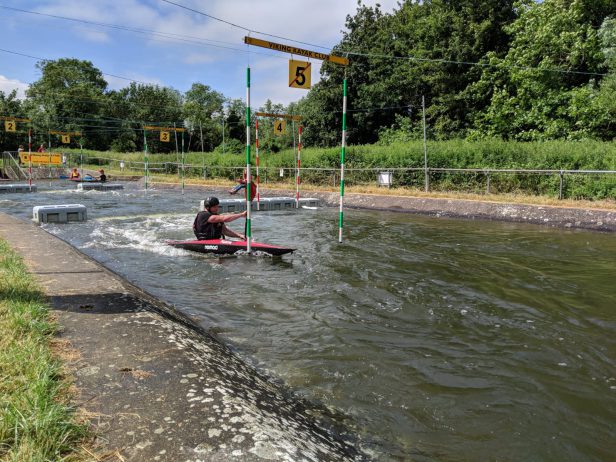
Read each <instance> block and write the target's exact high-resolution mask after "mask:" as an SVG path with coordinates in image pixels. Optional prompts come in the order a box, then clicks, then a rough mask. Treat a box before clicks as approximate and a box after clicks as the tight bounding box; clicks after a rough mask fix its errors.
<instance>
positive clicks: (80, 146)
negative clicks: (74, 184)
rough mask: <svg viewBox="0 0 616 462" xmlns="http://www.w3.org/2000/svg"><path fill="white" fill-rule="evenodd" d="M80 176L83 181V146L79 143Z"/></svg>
mask: <svg viewBox="0 0 616 462" xmlns="http://www.w3.org/2000/svg"><path fill="white" fill-rule="evenodd" d="M79 176H80V177H81V179H82V180H83V144H82V143H81V141H79Z"/></svg>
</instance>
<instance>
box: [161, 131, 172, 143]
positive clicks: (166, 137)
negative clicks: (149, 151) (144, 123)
mask: <svg viewBox="0 0 616 462" xmlns="http://www.w3.org/2000/svg"><path fill="white" fill-rule="evenodd" d="M160 140H161V141H162V142H163V143H168V142H169V141H171V137H170V136H169V132H160Z"/></svg>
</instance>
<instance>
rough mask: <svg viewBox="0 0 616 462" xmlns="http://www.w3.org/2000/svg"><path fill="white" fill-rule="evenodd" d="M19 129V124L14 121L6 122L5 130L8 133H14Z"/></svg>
mask: <svg viewBox="0 0 616 462" xmlns="http://www.w3.org/2000/svg"><path fill="white" fill-rule="evenodd" d="M16 129H17V123H15V121H14V120H5V121H4V130H6V131H7V132H14V131H15V130H16Z"/></svg>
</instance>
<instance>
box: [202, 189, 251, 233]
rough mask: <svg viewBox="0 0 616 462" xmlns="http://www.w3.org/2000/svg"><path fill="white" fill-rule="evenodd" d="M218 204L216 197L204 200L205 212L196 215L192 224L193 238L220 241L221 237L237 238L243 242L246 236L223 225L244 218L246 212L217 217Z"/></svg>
mask: <svg viewBox="0 0 616 462" xmlns="http://www.w3.org/2000/svg"><path fill="white" fill-rule="evenodd" d="M219 203H220V202H219V200H218V198H216V197H208V198H207V199H206V200H205V203H204V207H205V210H204V211H203V212H199V213H198V214H197V216H196V218H195V221H194V223H193V231H194V233H195V236H197V239H199V240H208V239H220V238H221V237H223V236H226V237H237V238H238V239H241V240H243V241H245V240H246V236H244V235H243V234H239V233H236V232H235V231H233V230H232V229H229V228H228V227H227V225H225V223H228V222H230V221H234V220H237V219H238V218H242V217H245V216H246V211H244V212H240V213H229V214H225V215H219V214H218V209H219V205H218V204H219Z"/></svg>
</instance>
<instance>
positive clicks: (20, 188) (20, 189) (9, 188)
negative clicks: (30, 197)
mask: <svg viewBox="0 0 616 462" xmlns="http://www.w3.org/2000/svg"><path fill="white" fill-rule="evenodd" d="M36 190H37V188H36V185H35V184H33V185H32V187H30V185H28V184H0V193H25V192H26V193H27V192H36Z"/></svg>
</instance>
